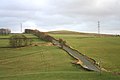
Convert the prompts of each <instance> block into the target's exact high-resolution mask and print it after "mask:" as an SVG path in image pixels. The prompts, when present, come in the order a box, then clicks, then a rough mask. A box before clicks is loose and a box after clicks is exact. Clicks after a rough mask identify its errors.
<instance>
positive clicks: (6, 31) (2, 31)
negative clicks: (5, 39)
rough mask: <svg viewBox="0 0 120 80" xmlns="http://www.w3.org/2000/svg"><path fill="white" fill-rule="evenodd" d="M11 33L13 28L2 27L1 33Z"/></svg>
mask: <svg viewBox="0 0 120 80" xmlns="http://www.w3.org/2000/svg"><path fill="white" fill-rule="evenodd" d="M10 33H11V30H10V29H4V28H1V29H0V34H5V35H6V34H10Z"/></svg>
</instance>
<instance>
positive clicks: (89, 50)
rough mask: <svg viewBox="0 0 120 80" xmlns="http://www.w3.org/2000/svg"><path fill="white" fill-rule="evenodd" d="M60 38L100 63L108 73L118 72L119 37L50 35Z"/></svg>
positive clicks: (119, 70) (119, 64)
mask: <svg viewBox="0 0 120 80" xmlns="http://www.w3.org/2000/svg"><path fill="white" fill-rule="evenodd" d="M51 35H52V36H54V37H56V38H57V39H59V38H62V39H64V40H65V41H67V44H68V45H70V46H71V47H73V48H75V49H77V50H79V51H80V52H81V53H83V54H85V55H87V56H89V57H91V58H93V59H95V60H96V61H97V62H100V64H101V66H102V67H103V68H105V69H106V70H108V71H112V72H120V58H119V57H120V37H99V36H93V35H92V36H90V35H89V36H88V35H85V36H84V35H82V36H81V35H79V34H78V35H76V34H72V35H71V34H51Z"/></svg>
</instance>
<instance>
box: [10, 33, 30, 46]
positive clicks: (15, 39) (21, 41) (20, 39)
mask: <svg viewBox="0 0 120 80" xmlns="http://www.w3.org/2000/svg"><path fill="white" fill-rule="evenodd" d="M9 43H10V46H11V47H14V48H16V47H24V46H28V45H31V43H32V40H31V39H28V38H27V37H26V36H24V35H22V34H17V35H13V36H11V37H10V42H9Z"/></svg>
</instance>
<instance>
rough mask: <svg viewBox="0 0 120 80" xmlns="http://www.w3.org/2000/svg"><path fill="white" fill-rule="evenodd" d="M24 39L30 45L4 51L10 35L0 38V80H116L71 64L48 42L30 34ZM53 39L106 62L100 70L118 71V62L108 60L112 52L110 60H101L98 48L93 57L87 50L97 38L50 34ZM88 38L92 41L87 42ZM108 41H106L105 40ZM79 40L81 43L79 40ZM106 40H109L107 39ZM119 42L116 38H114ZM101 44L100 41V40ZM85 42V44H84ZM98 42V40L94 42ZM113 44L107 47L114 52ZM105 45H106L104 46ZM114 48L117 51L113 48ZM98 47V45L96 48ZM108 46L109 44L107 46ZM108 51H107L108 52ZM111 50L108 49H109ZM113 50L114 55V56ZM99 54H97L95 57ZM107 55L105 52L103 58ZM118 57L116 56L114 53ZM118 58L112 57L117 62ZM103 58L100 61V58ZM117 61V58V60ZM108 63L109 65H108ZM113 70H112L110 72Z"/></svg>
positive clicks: (112, 76)
mask: <svg viewBox="0 0 120 80" xmlns="http://www.w3.org/2000/svg"><path fill="white" fill-rule="evenodd" d="M24 35H25V36H27V37H28V38H32V39H33V45H32V46H27V47H22V48H8V46H9V40H8V39H7V38H9V37H10V36H11V35H10V36H0V38H3V37H4V38H6V39H0V80H118V79H120V76H119V75H116V74H112V73H106V72H103V73H102V74H100V73H97V72H89V71H85V70H83V69H82V68H81V67H80V66H77V65H74V64H71V62H73V61H74V59H73V58H71V57H70V56H69V55H68V54H67V53H66V52H65V51H63V50H61V49H59V48H58V47H55V46H53V45H52V44H51V43H49V42H45V41H42V40H40V39H38V38H37V37H36V36H34V35H32V34H24ZM51 35H52V36H55V37H56V38H64V39H65V40H67V41H68V44H70V45H71V46H73V47H74V48H77V49H78V50H80V51H81V52H83V53H85V54H86V55H88V56H90V57H92V58H94V59H96V60H97V58H99V57H100V59H103V60H104V61H105V63H106V65H103V63H102V66H103V67H107V66H109V67H110V68H111V69H112V71H116V72H119V66H118V65H119V63H118V65H117V63H116V61H117V60H111V61H109V60H110V59H111V56H113V54H112V53H110V55H109V56H110V57H109V56H108V57H103V56H101V55H100V53H101V49H102V47H100V50H99V49H97V48H96V49H97V52H99V51H100V52H99V53H97V52H96V54H93V53H92V51H94V50H95V49H94V48H90V50H92V51H89V47H91V46H94V45H92V44H91V41H93V42H94V41H96V43H95V44H96V45H97V44H98V43H97V40H98V39H99V38H97V39H96V38H91V36H90V38H88V35H86V36H87V37H86V36H85V37H84V36H82V37H81V35H74V34H72V35H71V34H70V35H69V34H51ZM85 39H86V41H85ZM91 39H92V40H91ZM100 39H101V38H100ZM107 39H108V38H107ZM81 40H82V41H81ZM108 40H109V39H108ZM118 40H119V38H118ZM103 41H104V39H103ZM86 42H88V43H89V44H87V43H86ZM98 42H99V41H98ZM114 42H116V39H115V40H113V41H112V42H109V43H110V44H111V43H112V44H114V45H113V47H114V46H115V47H114V48H115V51H116V50H118V48H119V46H118V44H119V42H118V43H116V44H115V43H114ZM102 43H103V42H101V45H102ZM106 45H108V44H106ZM116 45H117V46H118V48H117V49H116ZM97 46H98V45H97ZM108 46H109V45H108ZM109 49H111V48H107V49H106V50H107V51H109ZM111 51H112V50H111ZM115 51H114V54H116V53H117V51H116V53H115ZM118 53H119V50H118ZM97 54H99V55H97ZM107 55H108V54H107V53H106V54H105V56H107ZM116 55H118V56H119V54H116ZM118 56H114V57H115V58H116V59H118ZM102 57H103V58H102ZM118 60H119V59H118ZM110 62H115V65H116V67H115V65H111V64H110ZM109 64H110V65H109ZM114 68H116V69H114Z"/></svg>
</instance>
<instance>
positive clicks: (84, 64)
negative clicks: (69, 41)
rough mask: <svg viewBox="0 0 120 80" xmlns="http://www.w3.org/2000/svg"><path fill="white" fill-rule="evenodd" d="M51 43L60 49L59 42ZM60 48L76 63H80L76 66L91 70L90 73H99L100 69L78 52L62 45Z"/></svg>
mask: <svg viewBox="0 0 120 80" xmlns="http://www.w3.org/2000/svg"><path fill="white" fill-rule="evenodd" d="M52 43H53V44H55V45H57V46H59V47H61V45H60V43H59V41H57V40H53V41H52ZM62 48H63V49H64V50H65V51H67V52H68V53H69V54H70V55H71V56H72V57H74V58H76V59H77V60H78V61H81V62H82V64H81V63H79V62H78V64H80V65H81V66H82V67H83V68H85V69H87V70H91V71H98V72H99V71H100V67H99V66H98V65H96V64H94V63H93V62H91V61H90V60H89V59H88V58H87V57H86V56H84V55H83V54H81V53H80V52H78V51H76V50H74V49H72V48H70V47H68V46H66V45H63V46H62Z"/></svg>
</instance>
